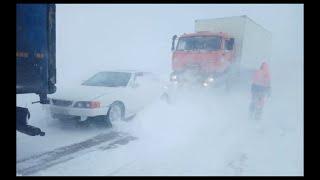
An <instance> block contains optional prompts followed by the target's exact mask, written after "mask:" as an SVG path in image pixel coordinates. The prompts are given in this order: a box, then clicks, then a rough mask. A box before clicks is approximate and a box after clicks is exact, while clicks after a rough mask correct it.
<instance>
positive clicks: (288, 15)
mask: <svg viewBox="0 0 320 180" xmlns="http://www.w3.org/2000/svg"><path fill="white" fill-rule="evenodd" d="M56 13H57V17H56V18H57V25H56V27H57V72H58V75H57V76H58V83H60V82H61V83H62V82H64V81H65V80H67V79H66V78H68V79H69V78H70V79H74V78H75V77H79V76H85V77H86V76H87V75H86V73H89V72H91V71H95V70H96V69H103V68H109V69H113V68H120V69H122V68H124V69H128V68H132V69H146V70H151V71H158V72H170V71H171V52H170V48H171V38H172V36H173V35H174V34H177V35H179V34H182V33H188V32H193V31H194V21H195V20H196V19H205V18H218V17H227V16H240V15H247V16H249V17H250V18H252V19H253V20H254V21H255V22H257V23H258V24H260V25H262V26H263V27H265V28H266V29H268V30H269V31H271V32H272V35H273V57H274V58H275V59H276V61H286V60H289V61H298V60H299V61H301V60H302V58H303V5H286V4H283V5H281V4H280V5H279V4H267V5H264V4H260V5H254V4H252V5H250V4H233V5H222V4H201V5H196V4H186V5H179V4H176V5H175V4H172V5H166V4H154V5H149V4H136V5H134V4H131V5H120V4H91V5H90V4H83V5H62V4H58V5H57V12H56ZM261 43H263V42H261ZM89 74H90V73H89ZM80 79H81V78H80Z"/></svg>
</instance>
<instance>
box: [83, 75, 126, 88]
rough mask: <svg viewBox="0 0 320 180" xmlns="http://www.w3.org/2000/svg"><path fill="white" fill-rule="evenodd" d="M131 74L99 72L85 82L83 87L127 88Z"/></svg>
mask: <svg viewBox="0 0 320 180" xmlns="http://www.w3.org/2000/svg"><path fill="white" fill-rule="evenodd" d="M130 76H131V73H126V72H99V73H97V74H95V75H94V76H93V77H91V78H89V79H88V80H86V81H85V82H84V83H82V85H85V86H104V87H119V86H127V84H128V82H129V80H130Z"/></svg>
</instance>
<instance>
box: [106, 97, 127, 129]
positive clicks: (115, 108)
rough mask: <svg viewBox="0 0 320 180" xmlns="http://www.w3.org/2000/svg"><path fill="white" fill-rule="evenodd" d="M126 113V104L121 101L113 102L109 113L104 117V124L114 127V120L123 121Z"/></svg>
mask: <svg viewBox="0 0 320 180" xmlns="http://www.w3.org/2000/svg"><path fill="white" fill-rule="evenodd" d="M124 115H125V108H124V105H123V104H122V103H120V102H115V103H113V104H111V106H110V108H109V109H108V113H107V115H106V116H105V117H104V124H105V126H107V127H112V124H113V123H114V122H118V121H123V120H124V117H125V116H124Z"/></svg>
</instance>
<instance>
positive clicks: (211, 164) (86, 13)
mask: <svg viewBox="0 0 320 180" xmlns="http://www.w3.org/2000/svg"><path fill="white" fill-rule="evenodd" d="M241 15H247V16H248V17H250V18H251V19H253V20H254V21H255V22H257V23H258V24H260V25H262V26H263V27H265V28H266V29H268V30H269V31H271V33H272V37H273V40H272V44H273V46H272V48H273V51H272V59H271V73H272V96H271V98H270V99H269V100H268V101H267V103H266V107H265V112H264V118H263V121H262V122H261V123H260V127H262V129H263V132H264V133H262V135H261V133H260V134H259V133H258V134H256V133H255V132H256V130H255V128H254V127H255V124H254V123H252V122H249V121H248V120H247V114H248V106H249V101H250V92H249V88H247V89H248V91H241V92H240V91H239V92H237V91H235V92H233V93H231V94H224V93H222V94H219V93H218V94H215V95H210V96H206V95H205V94H203V95H201V93H196V94H193V95H191V96H188V97H187V98H182V99H181V101H178V102H177V103H176V104H174V105H171V106H168V105H166V104H164V103H161V102H155V103H154V104H152V105H151V106H148V107H147V108H146V109H145V110H144V111H142V112H141V113H139V114H138V116H137V117H136V118H135V119H134V120H133V121H132V122H130V123H128V124H125V125H124V126H119V127H117V128H118V129H117V130H120V131H126V132H129V133H130V134H131V135H133V136H136V137H138V140H137V141H135V142H132V143H130V144H129V145H126V146H122V147H121V148H118V149H115V150H112V151H108V152H99V153H91V154H88V155H84V156H82V157H81V158H78V159H75V160H71V161H68V162H67V163H63V164H60V165H57V166H55V167H53V168H51V169H48V170H47V171H43V172H39V173H38V175H110V174H111V175H237V174H234V172H231V171H230V169H229V170H228V168H226V164H228V162H230V160H232V159H237V157H238V159H239V154H240V155H241V154H245V157H246V158H247V161H246V163H245V168H244V169H245V170H244V172H242V175H303V120H304V119H303V61H304V59H303V53H304V50H303V47H304V44H303V43H304V39H303V38H304V32H303V28H304V24H303V5H299V4H294V5H289V4H267V5H264V4H259V5H254V4H231V5H223V4H201V5H197V4H188V5H178V4H176V5H175V4H170V5H166V4H154V5H149V4H136V5H133V4H130V5H119V4H92V5H91V4H83V5H76V4H68V5H64V4H57V5H56V33H57V34H56V51H57V55H56V58H57V88H58V90H59V89H63V88H64V87H65V86H72V85H73V84H75V83H78V82H79V81H81V80H84V79H86V78H88V76H90V75H91V74H94V73H96V72H97V71H99V70H104V69H143V70H147V71H152V72H156V73H159V74H162V75H163V77H165V78H168V77H169V73H170V72H171V51H170V48H171V38H172V36H173V35H174V34H177V35H180V34H182V33H188V32H193V31H194V21H195V20H196V19H207V18H219V17H228V16H241ZM261 43H263V42H261ZM257 68H258V67H257ZM199 94H200V95H199ZM182 96H183V94H182ZM35 100H37V97H36V96H35V95H18V96H17V105H21V106H25V105H26V104H27V107H28V108H29V109H30V111H31V114H32V115H31V117H32V118H31V119H30V121H29V122H30V124H33V125H36V126H39V127H40V128H42V129H43V130H45V131H46V132H47V135H46V136H45V137H29V136H25V135H23V134H20V133H17V158H18V159H19V158H23V157H27V156H30V155H32V154H36V153H38V152H41V151H47V150H50V149H53V148H55V147H59V146H63V145H67V144H70V143H72V142H78V141H81V140H83V139H87V138H89V137H91V136H93V135H94V134H96V133H99V132H96V131H95V130H92V129H91V130H88V131H73V130H70V131H67V130H61V129H57V124H56V122H55V121H53V120H50V119H48V118H45V117H46V116H47V115H46V114H45V113H44V112H43V111H42V109H41V108H40V107H41V106H40V105H38V104H35V105H31V101H35ZM100 131H101V130H100ZM30 144H32V145H30ZM186 150H187V151H186ZM84 162H85V163H84ZM88 162H90V163H88ZM128 162H130V163H131V165H130V166H127V167H125V168H122V169H121V171H118V170H117V171H115V170H116V169H117V168H119V167H122V165H123V164H127V163H128ZM132 162H133V163H132ZM195 164H196V166H195ZM114 172H117V173H114Z"/></svg>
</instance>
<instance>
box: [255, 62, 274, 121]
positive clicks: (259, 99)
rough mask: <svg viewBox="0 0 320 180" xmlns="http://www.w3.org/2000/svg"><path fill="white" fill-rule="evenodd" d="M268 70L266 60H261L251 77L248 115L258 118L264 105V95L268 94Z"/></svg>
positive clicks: (269, 90)
mask: <svg viewBox="0 0 320 180" xmlns="http://www.w3.org/2000/svg"><path fill="white" fill-rule="evenodd" d="M270 94H271V86H270V72H269V66H268V64H267V63H266V62H263V63H262V64H261V66H260V69H258V70H257V71H256V72H255V73H254V75H253V79H252V85H251V95H252V99H251V103H250V117H253V116H254V118H255V119H260V117H261V114H262V110H263V107H264V103H265V99H266V96H268V97H269V96H270Z"/></svg>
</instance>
